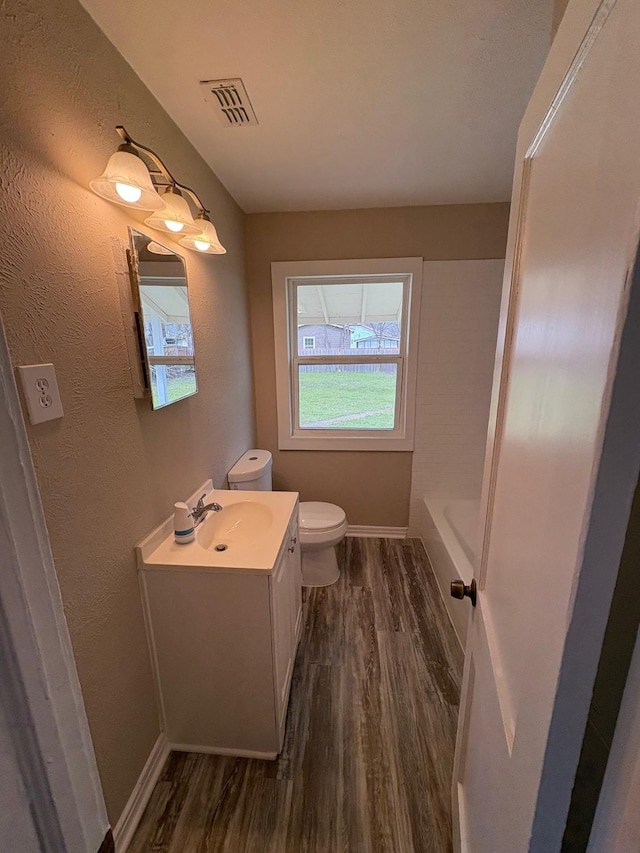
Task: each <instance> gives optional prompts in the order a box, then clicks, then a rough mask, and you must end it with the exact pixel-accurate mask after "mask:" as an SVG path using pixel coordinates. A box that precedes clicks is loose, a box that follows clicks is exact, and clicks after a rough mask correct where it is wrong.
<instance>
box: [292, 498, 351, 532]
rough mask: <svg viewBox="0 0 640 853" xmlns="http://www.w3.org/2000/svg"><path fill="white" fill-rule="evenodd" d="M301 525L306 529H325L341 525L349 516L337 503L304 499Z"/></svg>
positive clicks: (301, 506)
mask: <svg viewBox="0 0 640 853" xmlns="http://www.w3.org/2000/svg"><path fill="white" fill-rule="evenodd" d="M299 517H300V527H302V528H304V529H305V530H324V529H326V528H328V527H339V526H340V525H341V524H342V523H343V522H344V520H345V518H346V517H347V516H346V515H345V511H344V510H343V509H342V508H341V507H339V506H336V505H335V504H326V503H322V501H303V503H301V504H300V516H299Z"/></svg>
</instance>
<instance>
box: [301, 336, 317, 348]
mask: <svg viewBox="0 0 640 853" xmlns="http://www.w3.org/2000/svg"><path fill="white" fill-rule="evenodd" d="M307 341H312V343H310V344H308V343H307ZM315 348H316V339H315V337H314V336H313V335H303V336H302V349H315Z"/></svg>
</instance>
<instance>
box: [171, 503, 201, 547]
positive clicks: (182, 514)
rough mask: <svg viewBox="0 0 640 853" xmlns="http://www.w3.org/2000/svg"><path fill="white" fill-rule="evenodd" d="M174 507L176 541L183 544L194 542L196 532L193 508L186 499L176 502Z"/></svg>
mask: <svg viewBox="0 0 640 853" xmlns="http://www.w3.org/2000/svg"><path fill="white" fill-rule="evenodd" d="M173 509H174V513H173V532H174V536H175V539H176V542H179V543H180V544H181V545H186V544H187V542H193V540H194V539H195V538H196V534H195V532H194V528H193V518H192V516H191V510H190V509H189V507H188V505H187V504H186V503H185V502H184V501H178V502H177V503H176V504H174V507H173Z"/></svg>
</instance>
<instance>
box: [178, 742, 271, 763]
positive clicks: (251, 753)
mask: <svg viewBox="0 0 640 853" xmlns="http://www.w3.org/2000/svg"><path fill="white" fill-rule="evenodd" d="M170 749H171V750H173V751H174V752H203V753H205V754H206V755H231V756H235V757H236V758H260V759H261V760H263V761H274V759H276V758H277V757H278V753H277V752H258V751H257V750H254V749H227V748H226V747H224V746H197V745H196V744H193V743H172V744H171V746H170Z"/></svg>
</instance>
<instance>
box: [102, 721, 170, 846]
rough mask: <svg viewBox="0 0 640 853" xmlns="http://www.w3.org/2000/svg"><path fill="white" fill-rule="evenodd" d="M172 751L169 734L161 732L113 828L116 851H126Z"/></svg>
mask: <svg viewBox="0 0 640 853" xmlns="http://www.w3.org/2000/svg"><path fill="white" fill-rule="evenodd" d="M170 752H171V749H170V747H169V742H168V741H167V736H166V735H165V734H164V732H161V733H160V735H159V736H158V740H157V741H156V742H155V744H154V747H153V749H152V750H151V752H150V754H149V758H147V762H146V764H145V765H144V767H143V768H142V773H141V774H140V776H139V778H138V781H137V782H136V784H135V787H134V789H133V791H132V792H131V796H130V797H129V799H128V800H127V804H126V806H125V807H124V810H123V812H122V814H121V815H120V819H119V820H118V823H117V824H116V826H115V829H114V830H113V838H114V841H115V843H116V853H126V850H127V848H128V846H129V844H130V843H131V839H132V838H133V834H134V832H135V831H136V829H137V828H138V824H139V823H140V818H141V817H142V813H143V812H144V810H145V808H146V807H147V803H148V802H149V798H150V797H151V793H152V791H153V789H154V787H155V784H156V782H157V781H158V778H159V776H160V773H161V772H162V768H163V767H164V763H165V761H166V760H167V758H168V756H169V753H170Z"/></svg>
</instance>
